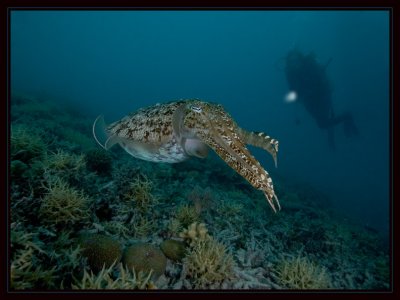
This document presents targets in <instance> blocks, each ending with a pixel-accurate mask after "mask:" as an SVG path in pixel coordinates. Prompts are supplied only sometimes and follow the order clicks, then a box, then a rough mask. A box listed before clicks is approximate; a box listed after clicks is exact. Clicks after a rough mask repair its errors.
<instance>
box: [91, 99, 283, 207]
mask: <svg viewBox="0 0 400 300" xmlns="http://www.w3.org/2000/svg"><path fill="white" fill-rule="evenodd" d="M93 135H94V138H95V140H96V141H97V143H98V144H99V145H100V146H101V147H103V148H104V149H106V150H108V149H110V148H111V147H112V146H113V145H115V144H119V145H120V146H121V147H122V148H123V149H125V151H126V152H128V153H129V154H130V155H132V156H134V157H136V158H139V159H143V160H147V161H152V162H166V163H178V162H182V161H184V160H186V159H188V158H190V157H191V156H196V157H200V158H204V157H206V156H207V153H208V149H209V148H211V149H212V150H214V151H215V152H216V153H217V154H218V155H219V156H220V157H221V158H222V159H223V160H224V161H225V162H226V163H227V164H228V165H229V166H230V167H231V168H232V169H234V170H235V171H236V172H237V173H239V174H240V175H241V176H242V177H243V178H245V179H246V180H247V181H248V182H249V183H250V184H251V185H252V186H253V187H254V188H256V189H258V190H261V191H262V192H263V193H264V195H265V197H266V198H267V200H268V203H269V204H270V205H271V207H272V209H273V210H274V211H275V212H276V211H277V210H279V209H280V204H279V200H278V198H277V197H276V195H275V191H274V186H273V184H272V179H271V177H270V176H269V174H268V172H267V171H266V170H265V169H264V168H263V167H262V166H261V164H260V163H259V162H258V161H257V160H256V159H255V158H254V156H252V155H251V153H250V152H249V150H248V149H247V148H246V144H248V145H253V146H256V147H260V148H263V149H264V150H266V151H268V152H269V153H270V154H271V156H272V158H273V159H274V162H275V166H276V163H277V153H278V141H277V140H275V139H273V138H271V137H269V136H268V135H266V134H265V133H263V132H249V131H246V130H244V129H242V128H240V127H239V126H238V125H237V124H236V122H235V121H234V120H233V119H232V117H231V116H230V115H229V114H228V113H227V112H226V111H225V110H224V108H223V107H222V106H221V105H218V104H213V103H208V102H204V101H200V100H181V101H175V102H169V103H165V104H157V105H154V106H150V107H147V108H142V109H139V110H138V111H136V112H133V113H131V114H130V115H128V116H126V117H124V118H123V119H121V120H119V121H117V122H114V123H112V124H110V125H108V126H107V125H105V123H104V119H103V116H99V117H97V119H96V120H95V121H94V124H93Z"/></svg>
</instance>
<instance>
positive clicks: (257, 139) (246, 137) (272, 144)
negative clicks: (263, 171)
mask: <svg viewBox="0 0 400 300" xmlns="http://www.w3.org/2000/svg"><path fill="white" fill-rule="evenodd" d="M238 133H239V135H240V137H241V139H242V140H243V141H244V143H246V144H248V145H252V146H255V147H259V148H262V149H264V150H266V151H268V152H269V153H270V154H271V156H272V158H273V159H274V162H275V167H277V166H278V157H277V154H278V146H279V142H278V140H276V139H273V138H271V137H270V136H269V135H266V134H265V133H264V132H253V131H246V130H244V129H242V128H238Z"/></svg>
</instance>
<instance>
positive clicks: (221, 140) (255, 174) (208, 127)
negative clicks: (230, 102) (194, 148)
mask: <svg viewBox="0 0 400 300" xmlns="http://www.w3.org/2000/svg"><path fill="white" fill-rule="evenodd" d="M195 107H196V109H197V111H196V112H192V113H189V114H188V116H187V121H186V125H187V126H188V127H189V128H190V127H192V126H193V127H194V128H196V130H195V131H196V132H197V136H198V138H199V139H200V140H201V141H203V142H204V143H205V144H207V145H208V146H209V147H210V148H211V149H213V150H214V151H215V152H216V153H217V154H218V155H219V156H220V157H221V158H222V159H223V160H224V161H225V162H226V163H227V164H228V165H229V166H230V167H231V168H232V169H234V170H235V171H236V172H238V173H239V174H240V175H241V176H242V177H243V178H245V179H246V180H247V181H248V182H249V183H250V184H251V185H252V186H253V187H255V188H256V189H259V190H261V191H262V192H263V193H264V195H265V196H266V198H267V200H268V202H269V204H270V205H271V207H272V209H273V210H274V211H275V212H276V210H277V209H278V210H279V209H280V204H279V201H278V198H277V197H276V195H275V192H274V187H273V184H272V179H271V178H270V176H269V174H268V172H267V171H266V170H265V169H264V168H263V167H262V166H261V165H260V163H259V162H258V161H257V160H256V159H255V158H254V157H253V156H252V155H251V153H250V152H249V150H248V149H247V148H246V146H245V143H246V142H247V138H248V137H252V135H251V134H250V133H248V134H247V132H245V131H243V130H242V131H240V132H239V131H238V128H239V127H238V126H237V125H236V123H235V122H234V120H233V119H232V117H231V116H230V115H229V114H228V113H226V112H225V111H224V110H223V109H222V106H219V105H218V106H212V105H210V104H202V103H199V104H197V106H195ZM190 114H191V115H192V116H191V117H190ZM193 123H195V124H193ZM242 136H244V137H245V139H246V141H245V140H243V139H242ZM253 142H254V143H255V144H257V145H260V146H261V147H262V148H264V147H265V148H267V149H269V146H268V145H269V144H271V142H268V141H267V140H266V139H264V140H263V142H262V143H261V142H260V141H259V139H255V138H254V139H252V140H250V144H252V143H253ZM276 145H277V143H276ZM276 150H277V149H276ZM270 151H273V150H270ZM270 153H271V152H270ZM273 153H274V155H275V157H276V151H273ZM274 155H273V156H274ZM275 204H276V205H275Z"/></svg>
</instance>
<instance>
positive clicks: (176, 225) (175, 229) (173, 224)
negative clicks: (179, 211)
mask: <svg viewBox="0 0 400 300" xmlns="http://www.w3.org/2000/svg"><path fill="white" fill-rule="evenodd" d="M181 231H182V224H181V223H180V222H179V220H177V219H176V218H172V219H171V220H170V221H169V223H168V233H169V234H170V235H171V236H176V237H177V236H179V233H180V232H181Z"/></svg>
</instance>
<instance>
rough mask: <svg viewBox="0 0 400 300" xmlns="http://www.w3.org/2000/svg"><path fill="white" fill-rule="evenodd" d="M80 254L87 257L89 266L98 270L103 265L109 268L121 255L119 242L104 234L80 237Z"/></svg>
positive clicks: (95, 270)
mask: <svg viewBox="0 0 400 300" xmlns="http://www.w3.org/2000/svg"><path fill="white" fill-rule="evenodd" d="M81 247H82V249H83V252H82V255H83V256H85V257H86V258H87V259H88V263H89V266H90V268H91V269H92V270H93V271H94V272H99V271H100V270H101V269H102V268H103V266H104V267H105V268H109V267H110V266H111V265H113V264H114V263H118V262H119V260H120V259H121V256H122V247H121V245H120V243H119V242H118V241H117V240H115V239H113V238H111V237H109V236H106V235H101V234H91V235H84V236H82V238H81Z"/></svg>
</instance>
